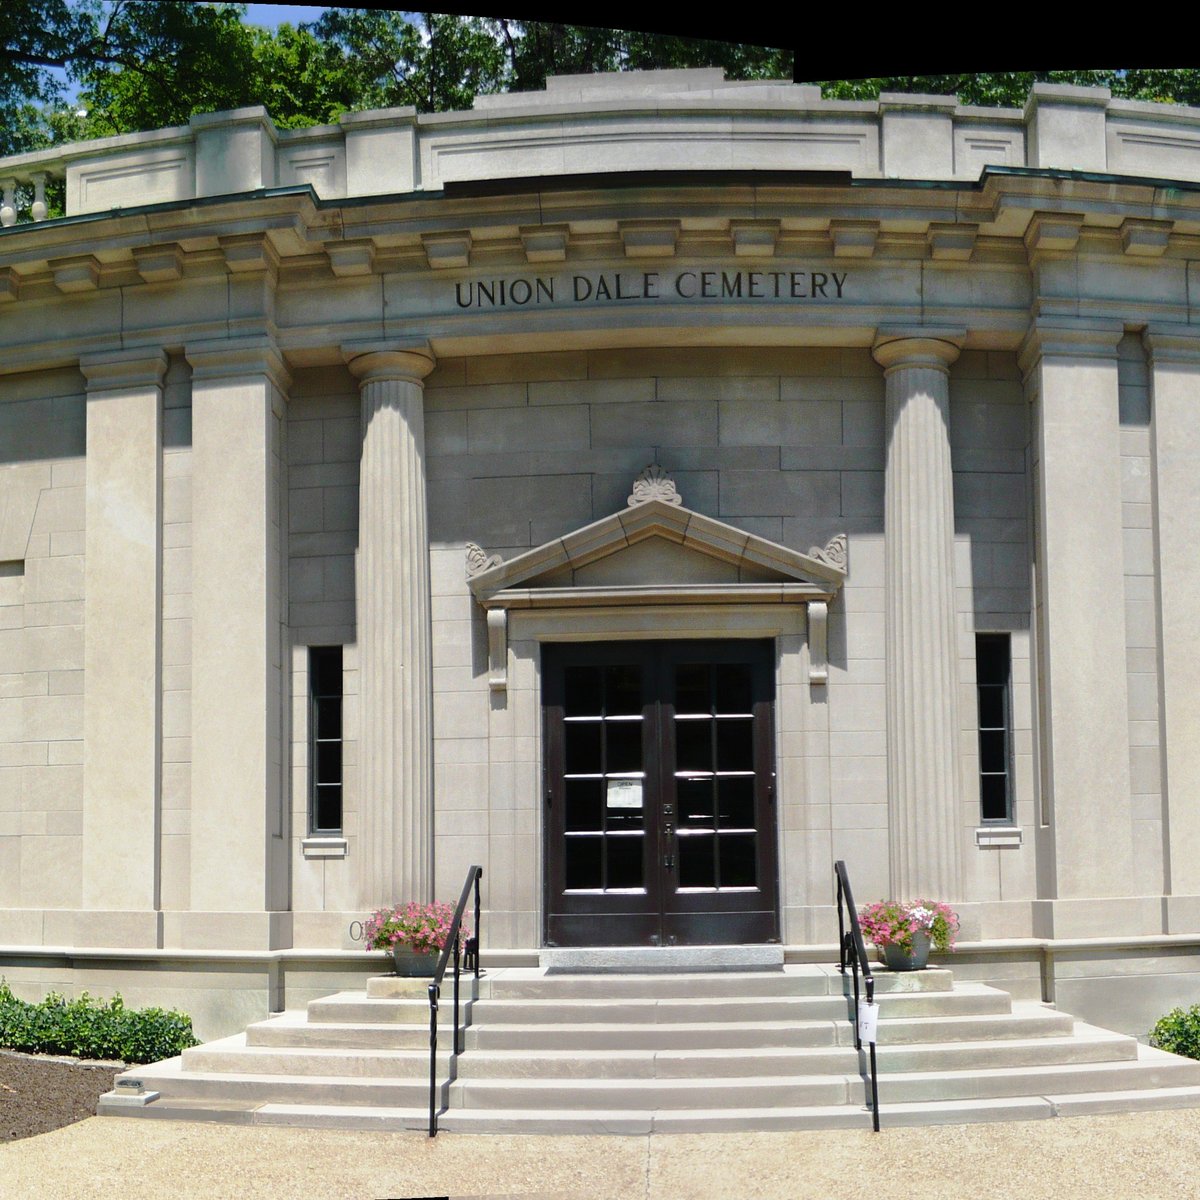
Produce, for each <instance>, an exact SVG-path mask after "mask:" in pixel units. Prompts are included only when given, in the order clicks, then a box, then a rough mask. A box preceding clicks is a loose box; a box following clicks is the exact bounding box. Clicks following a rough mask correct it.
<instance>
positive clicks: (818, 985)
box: [479, 964, 952, 1001]
mask: <svg viewBox="0 0 1200 1200" xmlns="http://www.w3.org/2000/svg"><path fill="white" fill-rule="evenodd" d="M951 986H952V977H951V973H950V972H949V971H948V970H945V969H932V968H931V969H929V970H926V971H909V972H901V973H896V972H890V971H885V972H881V973H880V974H879V975H878V976H877V977H876V981H875V990H876V994H877V995H883V994H885V993H891V992H901V991H903V992H913V991H921V992H949V991H950V990H951ZM860 987H863V989H864V992H865V985H862V984H860ZM852 989H853V981H852V980H851V978H850V977H849V976H843V975H841V974H840V973H839V972H838V970H837V968H836V967H826V966H819V965H808V964H803V965H795V966H792V965H788V966H785V967H784V968H783V969H782V970H781V971H775V972H767V971H758V972H722V973H719V974H714V975H701V974H679V975H665V974H658V975H553V974H548V973H547V972H545V971H544V970H542V969H540V968H536V967H528V968H516V967H509V968H506V969H504V970H501V971H496V972H491V973H489V974H488V975H486V976H484V977H483V978H481V979H480V981H479V995H480V997H481V998H488V999H497V1000H502V999H529V1000H564V1001H565V1000H569V999H600V1000H615V999H623V998H630V999H639V1000H644V999H687V998H712V997H725V998H738V997H743V996H747V995H754V996H844V995H846V994H848V993H850V992H851V991H852Z"/></svg>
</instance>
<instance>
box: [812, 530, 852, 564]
mask: <svg viewBox="0 0 1200 1200" xmlns="http://www.w3.org/2000/svg"><path fill="white" fill-rule="evenodd" d="M808 554H809V557H810V558H815V559H816V560H817V562H823V563H824V564H825V565H826V566H829V567H833V568H834V570H837V571H843V572H844V571H845V570H846V569H847V564H848V561H849V547H848V546H847V543H846V535H845V534H844V533H835V534H834V535H833V537H831V538H830V539H829V541H827V542H826V543H825V546H824V548H823V549H822V548H820V547H818V546H811V547H810V548H809V551H808Z"/></svg>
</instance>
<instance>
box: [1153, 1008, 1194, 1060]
mask: <svg viewBox="0 0 1200 1200" xmlns="http://www.w3.org/2000/svg"><path fill="white" fill-rule="evenodd" d="M1150 1045H1152V1046H1156V1047H1157V1048H1158V1049H1159V1050H1169V1051H1170V1052H1171V1053H1172V1054H1182V1055H1183V1056H1184V1057H1185V1058H1200V1004H1193V1005H1192V1007H1191V1008H1173V1009H1171V1011H1170V1012H1169V1013H1167V1015H1166V1016H1165V1017H1159V1019H1158V1021H1157V1022H1156V1023H1155V1025H1154V1028H1153V1029H1151V1030H1150Z"/></svg>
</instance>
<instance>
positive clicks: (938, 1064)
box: [100, 965, 1200, 1134]
mask: <svg viewBox="0 0 1200 1200" xmlns="http://www.w3.org/2000/svg"><path fill="white" fill-rule="evenodd" d="M414 982H415V983H416V986H415V987H414V986H413V982H408V981H401V980H396V979H394V978H391V977H380V978H377V979H372V980H370V981H369V982H368V987H367V991H366V993H365V994H364V993H361V992H360V993H341V994H338V995H335V996H330V997H327V998H325V999H322V1000H316V1001H313V1002H312V1003H310V1004H309V1006H308V1009H307V1012H304V1013H298V1012H290V1013H284V1014H282V1015H280V1016H277V1017H273V1018H271V1019H270V1020H267V1021H262V1022H259V1023H258V1024H255V1025H251V1026H250V1027H249V1029H247V1030H246V1032H245V1033H244V1034H239V1035H237V1036H236V1037H231V1038H224V1039H222V1040H220V1041H217V1042H211V1043H209V1044H207V1045H205V1046H199V1047H196V1048H195V1049H192V1050H187V1051H185V1052H184V1054H183V1055H182V1057H180V1058H175V1059H170V1060H168V1061H166V1062H162V1063H156V1064H154V1065H153V1066H150V1067H144V1068H139V1069H137V1070H133V1071H129V1072H127V1073H126V1075H125V1076H124V1077H122V1079H121V1080H119V1081H118V1086H117V1088H116V1089H115V1091H114V1092H113V1093H109V1095H108V1096H106V1097H104V1098H102V1100H101V1103H100V1112H101V1113H102V1114H112V1115H123V1116H143V1117H173V1118H192V1119H204V1120H224V1121H238V1122H247V1123H254V1124H285V1125H303V1126H313V1127H322V1126H323V1127H340V1128H358V1129H362V1128H397V1129H399V1128H412V1129H423V1128H425V1126H426V1122H427V1104H428V1078H429V1077H428V1070H429V1050H428V1044H429V1031H428V1005H427V1002H426V1000H425V997H424V983H423V982H421V981H414ZM848 987H849V985H848V981H845V980H843V978H842V977H841V975H840V974H839V973H838V972H837V970H836V968H833V967H828V966H822V965H788V966H785V967H783V968H782V969H776V970H774V971H754V972H721V973H712V974H698V973H669V974H648V975H614V974H608V975H604V974H601V975H588V974H548V973H547V972H546V971H544V970H542V969H540V968H532V967H529V968H521V967H509V968H501V969H496V970H492V971H490V972H488V973H487V974H486V975H485V977H484V978H482V979H481V980H480V982H479V995H478V998H477V999H475V1000H473V1001H472V1002H470V1003H469V1005H468V1009H469V1014H470V1018H471V1021H472V1024H471V1026H470V1027H469V1028H468V1029H467V1031H466V1035H465V1050H464V1053H462V1054H461V1055H459V1056H458V1058H457V1059H456V1060H455V1061H454V1062H453V1063H451V1061H450V1056H449V1053H448V1049H444V1050H443V1051H442V1053H441V1059H442V1061H441V1063H440V1070H441V1072H442V1079H443V1080H444V1081H445V1082H443V1084H442V1087H441V1102H442V1106H443V1109H444V1111H443V1112H442V1115H441V1117H440V1119H439V1127H440V1128H441V1129H442V1130H461V1131H470V1132H525V1133H541V1132H563V1133H581V1132H587V1133H590V1132H607V1133H627V1134H639V1133H647V1132H651V1131H654V1132H675V1131H679V1132H682V1131H698V1130H708V1129H711V1130H730V1129H761V1130H771V1129H802V1128H869V1127H870V1113H869V1112H868V1111H867V1110H866V1108H865V1099H866V1095H867V1084H866V1081H865V1075H864V1071H865V1069H866V1054H865V1051H864V1053H862V1054H861V1055H860V1053H859V1052H857V1051H856V1050H855V1049H854V1042H853V1037H854V1034H853V1029H852V1027H851V1025H850V1022H849V1020H848V1015H849V1011H850V1007H851V1005H850V1002H849V1001H848V999H847V997H846V995H845V991H847V990H848ZM448 992H449V989H448V988H444V989H443V996H444V999H443V1010H442V1036H441V1039H440V1042H441V1045H442V1046H444V1047H447V1048H448V1046H449V1042H450V1034H449V1031H448V1029H447V1024H448V1022H449V1020H450V1016H451V1014H450V1006H449V1004H448V1003H447V1000H448V995H447V993H448ZM876 994H877V998H878V1000H879V1002H880V1023H879V1043H878V1065H879V1073H880V1074H879V1097H880V1106H881V1118H882V1124H883V1125H884V1127H887V1126H895V1125H921V1124H957V1123H964V1122H970V1121H995V1120H1015V1119H1025V1118H1036V1117H1050V1116H1057V1115H1077V1114H1084V1113H1101V1112H1120V1111H1126V1110H1131V1109H1140V1108H1173V1107H1184V1106H1194V1105H1200V1063H1196V1062H1192V1061H1190V1060H1188V1059H1182V1058H1177V1057H1175V1056H1174V1055H1170V1054H1165V1053H1163V1052H1161V1051H1158V1050H1151V1049H1149V1048H1148V1047H1145V1046H1141V1045H1139V1044H1138V1043H1137V1042H1136V1041H1135V1040H1134V1039H1133V1038H1130V1037H1126V1036H1124V1035H1122V1034H1116V1033H1111V1032H1109V1031H1108V1030H1104V1029H1098V1028H1095V1027H1094V1026H1090V1025H1085V1024H1083V1023H1082V1022H1079V1021H1075V1020H1073V1019H1072V1018H1071V1017H1070V1016H1069V1015H1068V1014H1066V1013H1060V1012H1057V1011H1055V1010H1053V1009H1051V1008H1048V1007H1046V1006H1045V1005H1042V1004H1039V1003H1034V1002H1013V1001H1012V1000H1011V999H1010V997H1009V995H1008V994H1007V993H1006V992H1003V991H1000V990H999V989H997V988H993V987H988V986H985V985H983V984H977V983H960V984H957V985H956V984H954V983H953V982H952V979H951V974H950V972H949V971H947V970H944V969H931V970H927V971H921V972H915V973H910V974H891V973H889V972H887V971H883V970H880V971H879V972H878V973H877V987H876ZM451 1069H453V1072H454V1076H455V1077H454V1078H453V1079H452V1080H451V1079H450V1078H449V1076H450V1074H451ZM133 1081H140V1083H141V1085H142V1087H143V1088H144V1089H145V1093H144V1094H143V1095H140V1096H139V1095H137V1094H136V1088H132V1087H129V1086H128V1085H129V1084H130V1083H131V1082H133ZM153 1093H157V1097H155V1098H153V1099H152V1100H149V1102H147V1099H148V1097H149V1096H151V1095H152V1094H153Z"/></svg>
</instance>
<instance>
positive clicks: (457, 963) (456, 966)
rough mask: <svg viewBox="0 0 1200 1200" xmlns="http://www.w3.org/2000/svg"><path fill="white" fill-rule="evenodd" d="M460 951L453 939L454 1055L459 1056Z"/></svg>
mask: <svg viewBox="0 0 1200 1200" xmlns="http://www.w3.org/2000/svg"><path fill="white" fill-rule="evenodd" d="M461 957H462V951H461V949H460V947H459V938H458V937H457V936H456V937H455V939H454V1053H455V1054H461V1053H462V1046H460V1045H459V1043H458V972H459V966H460V959H461Z"/></svg>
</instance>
